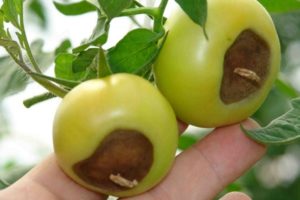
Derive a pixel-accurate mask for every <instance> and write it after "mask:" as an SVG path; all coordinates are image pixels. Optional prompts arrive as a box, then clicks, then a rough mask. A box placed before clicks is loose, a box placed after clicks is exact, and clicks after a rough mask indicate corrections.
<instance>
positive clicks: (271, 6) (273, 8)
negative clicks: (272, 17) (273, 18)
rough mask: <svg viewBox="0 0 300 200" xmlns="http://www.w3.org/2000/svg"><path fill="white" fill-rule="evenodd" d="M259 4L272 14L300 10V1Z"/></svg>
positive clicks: (262, 0)
mask: <svg viewBox="0 0 300 200" xmlns="http://www.w3.org/2000/svg"><path fill="white" fill-rule="evenodd" d="M259 2H260V3H261V4H262V5H263V6H264V7H265V8H266V9H267V10H268V11H269V12H272V13H284V12H291V11H296V10H300V1H298V0H284V1H283V0H259Z"/></svg>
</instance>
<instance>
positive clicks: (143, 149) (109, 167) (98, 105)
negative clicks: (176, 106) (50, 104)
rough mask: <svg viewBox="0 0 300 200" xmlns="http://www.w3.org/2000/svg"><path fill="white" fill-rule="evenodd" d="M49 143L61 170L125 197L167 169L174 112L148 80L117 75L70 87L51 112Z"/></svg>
mask: <svg viewBox="0 0 300 200" xmlns="http://www.w3.org/2000/svg"><path fill="white" fill-rule="evenodd" d="M53 134H54V135H53V142H54V150H55V154H56V156H57V161H58V163H59V165H60V167H61V168H62V169H63V171H64V172H65V173H66V174H67V175H68V176H70V177H71V178H72V179H73V180H75V181H76V182H77V183H79V184H81V185H82V186H85V187H87V188H88V189H90V190H93V191H97V192H100V193H104V194H109V195H114V196H131V195H136V194H139V193H142V192H144V191H146V190H149V189H150V188H152V187H153V186H154V185H156V184H157V183H158V182H159V181H160V180H161V179H162V178H163V177H164V176H165V175H166V174H167V172H168V171H169V169H170V167H171V165H172V163H173V161H174V158H175V153H176V148H177V142H178V127H177V120H176V116H175V113H174V111H173V110H172V107H171V106H170V104H169V103H168V102H167V101H166V99H165V98H164V97H163V96H162V95H161V93H160V92H159V91H158V90H157V89H156V88H155V87H154V86H153V85H151V83H149V82H148V81H146V80H144V79H142V78H140V77H138V76H135V75H130V74H117V75H112V76H110V77H107V78H104V79H97V80H90V81H86V82H84V83H82V84H80V85H79V86H77V87H75V88H74V89H73V90H71V91H70V92H69V93H68V94H67V95H66V96H65V97H64V99H63V101H62V102H61V104H60V106H59V107H58V110H57V112H56V115H55V120H54V125H53Z"/></svg>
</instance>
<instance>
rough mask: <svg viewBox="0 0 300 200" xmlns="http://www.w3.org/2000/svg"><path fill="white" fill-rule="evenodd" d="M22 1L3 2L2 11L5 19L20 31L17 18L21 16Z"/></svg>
mask: <svg viewBox="0 0 300 200" xmlns="http://www.w3.org/2000/svg"><path fill="white" fill-rule="evenodd" d="M22 8H23V0H3V5H2V8H1V9H2V11H3V13H4V16H5V19H6V20H8V21H10V22H11V23H12V24H13V25H14V26H15V27H16V28H18V29H20V21H19V17H20V15H21V14H22Z"/></svg>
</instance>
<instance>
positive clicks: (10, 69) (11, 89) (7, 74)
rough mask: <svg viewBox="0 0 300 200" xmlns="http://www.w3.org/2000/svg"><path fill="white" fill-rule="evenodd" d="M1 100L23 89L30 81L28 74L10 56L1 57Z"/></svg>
mask: <svg viewBox="0 0 300 200" xmlns="http://www.w3.org/2000/svg"><path fill="white" fill-rule="evenodd" d="M0 79H1V84H0V100H1V99H3V98H5V97H7V96H9V95H12V94H15V93H17V92H19V91H21V90H23V89H24V88H25V87H26V85H27V83H28V76H27V75H26V74H25V72H23V71H22V70H21V69H20V68H19V66H18V65H17V64H16V63H15V62H14V61H13V60H12V59H11V58H10V57H9V56H3V57H0Z"/></svg>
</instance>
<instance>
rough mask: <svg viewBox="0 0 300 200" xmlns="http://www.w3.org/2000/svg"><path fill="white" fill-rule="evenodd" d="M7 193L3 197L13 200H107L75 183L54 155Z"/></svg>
mask: <svg viewBox="0 0 300 200" xmlns="http://www.w3.org/2000/svg"><path fill="white" fill-rule="evenodd" d="M5 193H6V194H2V195H5V197H9V198H10V199H13V200H27V199H28V200H29V199H30V200H31V199H43V200H54V199H55V200H56V199H72V200H81V199H85V200H104V199H107V197H105V196H104V195H101V194H96V193H94V192H91V191H89V190H87V189H85V188H83V187H81V186H79V185H78V184H76V183H75V182H73V181H72V180H71V179H70V178H69V177H67V176H66V175H65V174H64V173H63V172H62V170H61V169H60V168H59V166H58V165H57V163H56V160H55V157H54V155H51V156H50V157H49V158H48V159H46V160H45V161H43V162H42V163H41V164H39V165H38V166H36V167H35V168H33V169H32V170H31V171H30V172H29V173H28V174H26V175H25V176H24V177H23V178H22V179H20V180H19V181H18V182H17V183H16V184H15V185H13V186H11V187H9V188H8V189H7V191H5ZM9 198H6V199H9Z"/></svg>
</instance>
